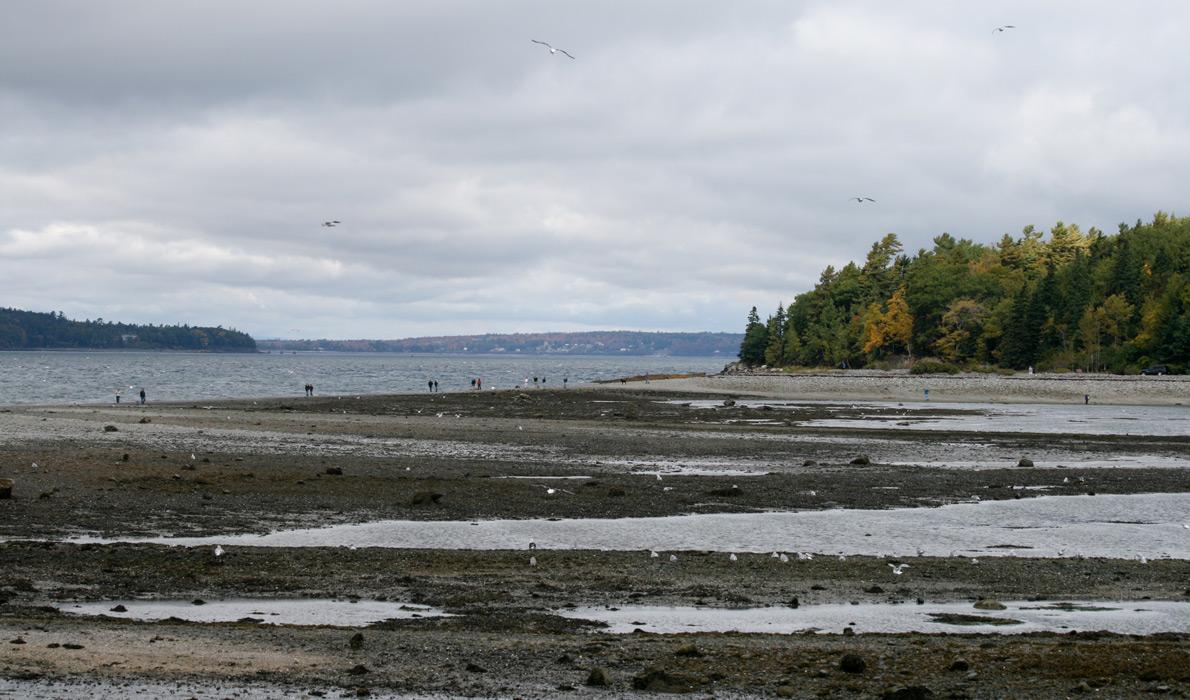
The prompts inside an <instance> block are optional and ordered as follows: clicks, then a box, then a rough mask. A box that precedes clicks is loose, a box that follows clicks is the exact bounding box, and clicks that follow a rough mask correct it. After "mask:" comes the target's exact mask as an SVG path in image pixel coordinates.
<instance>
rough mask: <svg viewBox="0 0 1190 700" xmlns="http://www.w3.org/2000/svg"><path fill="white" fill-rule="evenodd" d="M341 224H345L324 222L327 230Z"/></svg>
mask: <svg viewBox="0 0 1190 700" xmlns="http://www.w3.org/2000/svg"><path fill="white" fill-rule="evenodd" d="M341 223H343V222H342V221H323V222H322V225H323V226H325V227H326V228H334V227H336V226H338V225H339V224H341Z"/></svg>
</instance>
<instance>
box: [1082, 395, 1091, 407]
mask: <svg viewBox="0 0 1190 700" xmlns="http://www.w3.org/2000/svg"><path fill="white" fill-rule="evenodd" d="M1089 403H1091V395H1090V394H1083V405H1084V406H1086V405H1087V404H1089Z"/></svg>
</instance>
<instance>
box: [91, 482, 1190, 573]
mask: <svg viewBox="0 0 1190 700" xmlns="http://www.w3.org/2000/svg"><path fill="white" fill-rule="evenodd" d="M1187 513H1190V493H1171V494H1141V495H1114V494H1111V495H1102V496H1040V497H1037V498H1029V499H1022V500H1004V501H984V502H982V503H956V504H952V505H946V506H941V507H938V508H897V509H889V510H850V509H837V510H824V511H801V512H796V513H714V514H700V515H678V516H668V517H654V518H614V519H611V518H606V519H599V518H582V519H559V520H480V521H413V520H387V521H379V522H373V523H362V524H356V525H336V526H332V527H326V528H316V529H308V530H281V531H278V532H273V533H270V534H267V535H238V536H223V537H156V538H121V539H105V538H75V539H74V540H73V541H78V542H97V543H110V542H153V543H158V544H167V545H180V546H203V545H206V546H214V545H217V544H221V545H223V546H224V547H229V546H254V547H337V546H353V547H399V548H412V549H524V548H525V547H526V546H528V543H529V542H536V543H537V547H538V549H539V550H546V549H598V550H617V551H625V550H645V549H655V550H671V551H672V550H711V551H720V552H772V551H784V552H825V553H831V554H834V553H842V554H855V555H877V554H886V555H889V556H914V555H915V554H916V553H917V550H918V548H921V549H922V550H923V551H924V553H925V554H926V555H927V556H947V555H948V554H951V553H956V554H960V555H964V556H971V555H978V556H1029V557H1057V556H1075V555H1080V554H1081V555H1083V556H1087V557H1109V558H1119V559H1131V558H1134V557H1136V556H1137V555H1144V556H1146V557H1148V558H1150V559H1155V558H1160V557H1166V556H1168V557H1172V558H1175V559H1188V558H1190V535H1188V534H1187V530H1186V529H1185V523H1186V517H1187ZM538 559H539V560H540V559H541V555H540V554H539V555H538ZM542 564H543V565H548V564H547V563H546V562H545V561H542Z"/></svg>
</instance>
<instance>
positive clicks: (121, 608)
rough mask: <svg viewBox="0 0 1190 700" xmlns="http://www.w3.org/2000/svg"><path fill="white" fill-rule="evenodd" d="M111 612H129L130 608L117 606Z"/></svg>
mask: <svg viewBox="0 0 1190 700" xmlns="http://www.w3.org/2000/svg"><path fill="white" fill-rule="evenodd" d="M109 612H128V608H126V607H124V606H123V605H117V606H116V607H114V608H112V609H111V610H110V611H109Z"/></svg>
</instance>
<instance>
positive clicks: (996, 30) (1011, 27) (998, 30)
mask: <svg viewBox="0 0 1190 700" xmlns="http://www.w3.org/2000/svg"><path fill="white" fill-rule="evenodd" d="M1006 29H1016V27H1015V26H1013V25H1011V24H1002V25H1000V26H999V27H996V28H995V29H993V30H992V33H993V34H995V33H996V32H1002V31H1004V30H1006Z"/></svg>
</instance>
